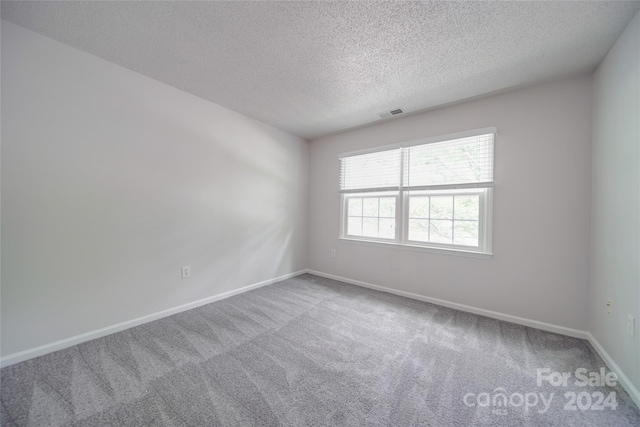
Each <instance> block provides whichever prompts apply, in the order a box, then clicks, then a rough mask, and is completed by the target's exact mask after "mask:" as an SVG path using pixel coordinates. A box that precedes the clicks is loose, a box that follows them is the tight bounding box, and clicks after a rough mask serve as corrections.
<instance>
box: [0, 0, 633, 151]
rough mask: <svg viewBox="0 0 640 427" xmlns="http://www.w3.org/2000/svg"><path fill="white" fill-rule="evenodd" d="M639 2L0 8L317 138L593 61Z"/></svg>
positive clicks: (22, 21)
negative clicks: (396, 111)
mask: <svg viewBox="0 0 640 427" xmlns="http://www.w3.org/2000/svg"><path fill="white" fill-rule="evenodd" d="M639 7H640V3H639V2H637V1H636V2H617V1H614V2H595V1H588V2H564V1H562V2H561V1H556V2H540V1H533V2H520V1H512V2H500V1H495V2H493V1H492V2H441V1H433V2H432V1H423V2H406V1H403V2H373V1H366V2H319V1H312V2H266V1H254V2H219V1H216V2H146V1H145V2H143V1H136V2H110V1H106V2H105V1H80V2H57V1H46V2H4V1H3V2H2V18H4V19H7V20H8V21H11V22H13V23H15V24H18V25H21V26H23V27H26V28H28V29H31V30H34V31H37V32H39V33H42V34H44V35H46V36H48V37H51V38H53V39H55V40H59V41H61V42H63V43H66V44H68V45H71V46H74V47H76V48H79V49H82V50H84V51H86V52H89V53H92V54H94V55H97V56H99V57H102V58H105V59H107V60H109V61H112V62H114V63H116V64H119V65H122V66H124V67H126V68H128V69H131V70H134V71H137V72H139V73H142V74H144V75H147V76H149V77H152V78H154V79H157V80H159V81H161V82H164V83H167V84H169V85H171V86H175V87H177V88H179V89H182V90H184V91H187V92H190V93H192V94H194V95H197V96H200V97H202V98H204V99H207V100H210V101H212V102H215V103H217V104H220V105H223V106H225V107H227V108H230V109H233V110H236V111H238V112H241V113H243V114H246V115H248V116H251V117H254V118H256V119H258V120H261V121H264V122H266V123H269V124H272V125H274V126H276V127H279V128H281V129H284V130H286V131H289V132H291V133H293V134H296V135H300V136H302V137H305V138H308V139H312V138H315V137H317V136H320V135H325V134H329V133H333V132H337V131H341V130H344V129H348V128H351V127H355V126H360V125H363V124H366V123H371V122H374V121H377V120H380V118H379V116H378V114H379V113H381V112H384V111H387V110H391V109H395V108H398V107H400V108H403V109H404V110H405V111H406V112H413V111H418V110H423V109H426V108H432V107H435V106H438V105H443V104H447V103H451V102H456V101H459V100H462V99H466V98H470V97H476V96H479V95H482V94H486V93H490V92H495V91H498V90H504V89H507V88H510V87H516V86H522V85H527V84H531V83H534V82H537V81H541V80H547V79H551V78H555V77H560V76H564V75H569V74H576V73H580V72H587V71H589V70H592V69H593V68H594V67H595V66H596V65H597V64H598V63H599V62H600V61H601V60H602V58H603V57H604V55H605V54H606V53H607V51H608V50H609V48H610V47H611V46H612V45H613V43H614V42H615V40H616V38H617V37H618V36H619V35H620V33H621V32H622V30H623V29H624V27H625V26H626V24H627V23H628V22H629V21H630V20H631V18H632V17H633V15H634V14H635V12H636V11H637V10H638V8H639Z"/></svg>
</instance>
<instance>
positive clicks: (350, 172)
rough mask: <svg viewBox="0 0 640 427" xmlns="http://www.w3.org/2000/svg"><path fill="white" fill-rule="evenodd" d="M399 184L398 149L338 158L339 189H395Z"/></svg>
mask: <svg viewBox="0 0 640 427" xmlns="http://www.w3.org/2000/svg"><path fill="white" fill-rule="evenodd" d="M399 186H400V150H399V149H394V150H386V151H378V152H375V153H368V154H360V155H355V156H349V157H342V158H341V159H340V190H341V192H343V193H348V192H353V191H381V190H382V191H384V190H397V189H398V188H399Z"/></svg>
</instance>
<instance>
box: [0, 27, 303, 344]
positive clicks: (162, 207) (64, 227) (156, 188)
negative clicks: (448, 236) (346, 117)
mask: <svg viewBox="0 0 640 427" xmlns="http://www.w3.org/2000/svg"><path fill="white" fill-rule="evenodd" d="M212 78H215V76H212ZM308 145H309V144H308V142H306V141H304V140H302V139H300V138H298V137H294V136H292V135H290V134H287V133H285V132H282V131H279V130H277V129H274V128H272V127H270V126H267V125H265V124H263V123H260V122H257V121H255V120H252V119H249V118H247V117H245V116H242V115H240V114H238V113H235V112H232V111H230V110H227V109H225V108H222V107H220V106H218V105H215V104H212V103H209V102H206V101H204V100H202V99H200V98H197V97H195V96H192V95H189V94H186V93H184V92H181V91H179V90H177V89H175V88H172V87H169V86H167V85H164V84H162V83H159V82H157V81H155V80H152V79H149V78H147V77H144V76H141V75H139V74H136V73H133V72H131V71H129V70H126V69H124V68H121V67H119V66H116V65H114V64H112V63H109V62H107V61H104V60H101V59H98V58H96V57H94V56H91V55H89V54H86V53H84V52H81V51H79V50H75V49H73V48H70V47H68V46H66V45H63V44H60V43H58V42H54V41H52V40H50V39H48V38H45V37H43V36H41V35H38V34H36V33H33V32H30V31H27V30H25V29H23V28H21V27H18V26H15V25H13V24H11V23H8V22H6V21H3V22H2V317H1V323H2V331H1V333H2V355H9V354H13V353H15V352H19V351H22V350H26V349H30V348H33V347H36V346H39V345H44V344H49V343H52V342H55V341H58V340H62V339H65V338H69V337H72V336H75V335H78V334H82V333H85V332H89V331H94V330H96V329H100V328H103V327H107V326H111V325H114V324H117V323H119V322H124V321H128V320H131V319H134V318H137V317H141V316H144V315H148V314H151V313H155V312H158V311H161V310H165V309H169V308H173V307H176V306H179V305H181V304H185V303H189V302H193V301H196V300H199V299H202V298H205V297H209V296H212V295H217V294H220V293H223V292H226V291H230V290H234V289H237V288H240V287H243V286H246V285H249V284H253V283H257V282H260V281H263V280H267V279H271V278H274V277H278V276H281V275H284V274H287V273H291V272H295V271H298V270H301V269H304V268H306V266H307V257H306V249H307V236H306V233H307V231H306V230H307V216H308V212H307V209H308V199H307V189H308V155H309V151H308ZM182 265H191V268H192V277H191V278H190V279H187V280H181V279H180V267H181V266H182Z"/></svg>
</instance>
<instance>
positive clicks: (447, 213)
mask: <svg viewBox="0 0 640 427" xmlns="http://www.w3.org/2000/svg"><path fill="white" fill-rule="evenodd" d="M431 218H432V219H453V196H432V197H431Z"/></svg>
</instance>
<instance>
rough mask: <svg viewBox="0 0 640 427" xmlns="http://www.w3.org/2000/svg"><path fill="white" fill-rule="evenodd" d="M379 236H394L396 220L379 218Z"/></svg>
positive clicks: (387, 237)
mask: <svg viewBox="0 0 640 427" xmlns="http://www.w3.org/2000/svg"><path fill="white" fill-rule="evenodd" d="M380 237H382V238H384V239H395V238H396V220H395V219H388V218H381V219H380Z"/></svg>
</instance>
